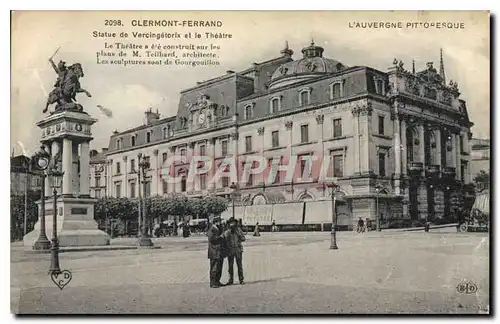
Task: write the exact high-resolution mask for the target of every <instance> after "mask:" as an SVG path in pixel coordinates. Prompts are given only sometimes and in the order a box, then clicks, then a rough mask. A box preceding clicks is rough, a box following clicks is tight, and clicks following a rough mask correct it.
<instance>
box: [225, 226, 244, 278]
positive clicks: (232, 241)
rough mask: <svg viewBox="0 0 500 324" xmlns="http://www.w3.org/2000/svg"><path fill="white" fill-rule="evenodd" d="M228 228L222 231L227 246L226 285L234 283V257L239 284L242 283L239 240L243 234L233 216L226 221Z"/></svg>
mask: <svg viewBox="0 0 500 324" xmlns="http://www.w3.org/2000/svg"><path fill="white" fill-rule="evenodd" d="M227 223H228V225H229V229H227V230H226V231H225V232H224V239H225V240H226V247H227V251H226V252H227V261H228V267H229V269H228V270H229V281H228V282H227V285H232V284H233V283H234V259H235V258H236V266H237V267H238V279H239V281H240V285H244V284H245V281H244V277H243V245H242V244H241V242H244V241H245V235H244V234H243V231H242V229H241V227H240V226H239V225H238V221H237V220H236V219H235V218H232V217H231V218H230V219H229V220H228V221H227Z"/></svg>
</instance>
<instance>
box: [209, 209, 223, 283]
mask: <svg viewBox="0 0 500 324" xmlns="http://www.w3.org/2000/svg"><path fill="white" fill-rule="evenodd" d="M222 234H223V229H222V225H221V218H220V217H218V216H216V217H214V218H213V219H212V224H211V226H210V228H209V229H208V233H207V236H208V259H209V260H210V288H219V287H221V286H223V284H221V282H220V278H221V276H222V266H223V263H224V244H225V240H224V237H223V236H222Z"/></svg>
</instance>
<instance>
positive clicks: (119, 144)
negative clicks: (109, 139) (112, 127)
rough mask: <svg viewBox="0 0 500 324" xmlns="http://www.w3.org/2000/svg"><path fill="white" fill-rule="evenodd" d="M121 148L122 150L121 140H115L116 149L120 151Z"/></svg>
mask: <svg viewBox="0 0 500 324" xmlns="http://www.w3.org/2000/svg"><path fill="white" fill-rule="evenodd" d="M121 148H122V140H121V139H117V140H116V149H117V150H120V149H121Z"/></svg>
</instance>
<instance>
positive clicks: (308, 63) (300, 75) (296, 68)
mask: <svg viewBox="0 0 500 324" xmlns="http://www.w3.org/2000/svg"><path fill="white" fill-rule="evenodd" d="M285 50H288V47H287V48H286V49H285ZM285 50H283V51H285ZM283 51H282V52H283ZM323 51H324V49H323V47H321V46H316V45H314V41H312V42H311V45H310V46H308V47H305V48H303V49H302V54H303V58H302V59H300V60H295V61H291V62H288V63H285V64H283V65H281V66H280V67H279V68H278V69H276V71H274V73H273V75H272V77H271V81H270V82H269V88H278V87H280V86H284V85H288V84H291V83H295V82H300V81H304V80H306V79H311V78H315V77H318V76H322V75H326V74H332V73H336V72H338V71H340V70H343V69H345V68H346V66H345V65H343V64H342V63H340V62H338V61H335V60H331V59H327V58H324V57H323Z"/></svg>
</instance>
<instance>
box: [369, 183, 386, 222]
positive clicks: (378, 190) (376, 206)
mask: <svg viewBox="0 0 500 324" xmlns="http://www.w3.org/2000/svg"><path fill="white" fill-rule="evenodd" d="M381 189H382V186H381V185H380V184H378V183H377V184H376V185H375V193H376V196H377V198H376V205H375V213H376V214H375V216H376V221H377V224H376V226H377V232H380V231H381V230H382V229H381V228H380V213H379V210H378V198H379V195H380V190H381ZM367 225H368V224H367Z"/></svg>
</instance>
